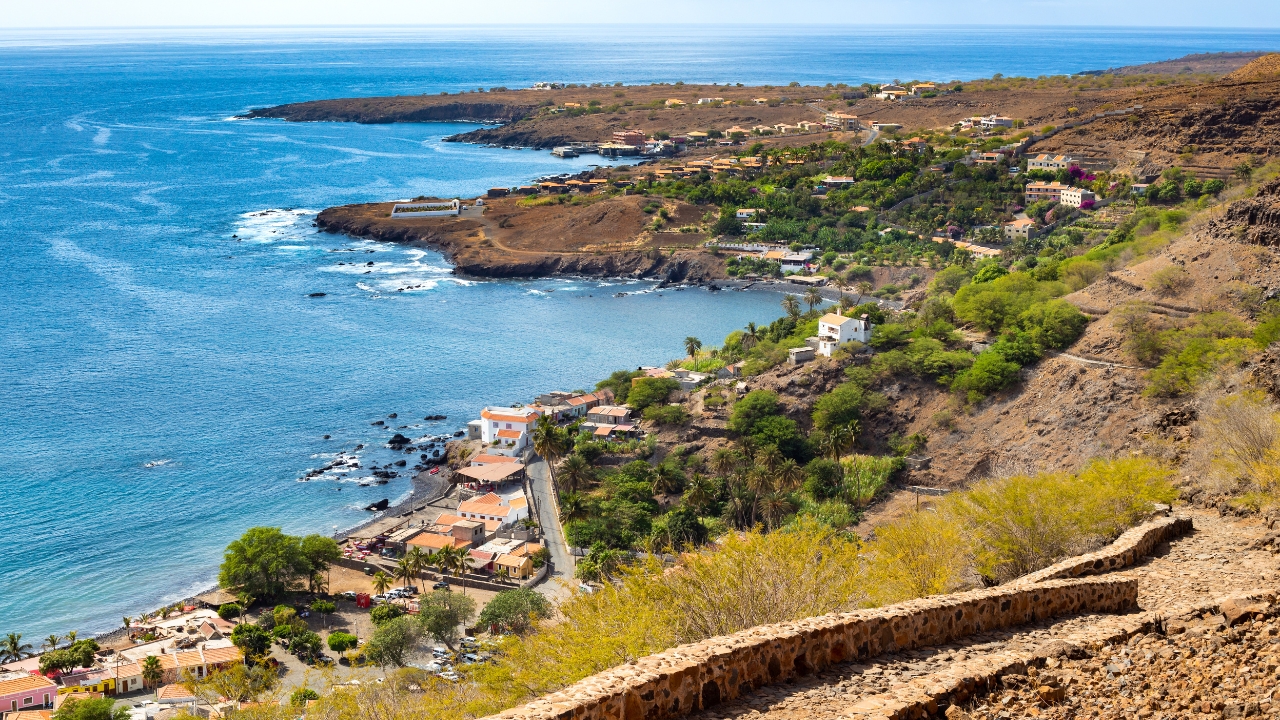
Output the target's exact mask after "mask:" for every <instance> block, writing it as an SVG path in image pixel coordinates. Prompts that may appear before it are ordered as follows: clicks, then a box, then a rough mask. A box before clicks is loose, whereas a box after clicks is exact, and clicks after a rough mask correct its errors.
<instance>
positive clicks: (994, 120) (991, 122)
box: [954, 115, 1013, 130]
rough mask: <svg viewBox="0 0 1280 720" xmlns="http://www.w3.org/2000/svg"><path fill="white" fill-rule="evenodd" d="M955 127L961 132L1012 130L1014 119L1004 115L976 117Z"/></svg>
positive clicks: (959, 122)
mask: <svg viewBox="0 0 1280 720" xmlns="http://www.w3.org/2000/svg"><path fill="white" fill-rule="evenodd" d="M954 127H956V128H958V129H960V130H970V129H972V128H979V129H982V130H995V129H996V128H1011V127H1013V118H1011V117H1006V116H1004V115H982V116H978V115H975V116H973V117H967V118H965V119H963V120H960V121H958V122H956V124H955V126H954Z"/></svg>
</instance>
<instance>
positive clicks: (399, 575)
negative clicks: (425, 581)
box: [393, 557, 413, 587]
mask: <svg viewBox="0 0 1280 720" xmlns="http://www.w3.org/2000/svg"><path fill="white" fill-rule="evenodd" d="M393 574H394V575H395V578H396V579H397V580H399V581H400V582H401V587H409V581H410V580H412V579H413V563H411V562H409V558H407V557H402V558H400V559H399V560H398V561H396V567H395V570H394V571H393Z"/></svg>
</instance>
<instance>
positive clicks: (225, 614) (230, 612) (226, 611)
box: [218, 603, 244, 621]
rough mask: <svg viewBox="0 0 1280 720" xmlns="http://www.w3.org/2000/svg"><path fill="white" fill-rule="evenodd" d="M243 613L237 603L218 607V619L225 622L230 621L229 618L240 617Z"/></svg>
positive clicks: (242, 609)
mask: <svg viewBox="0 0 1280 720" xmlns="http://www.w3.org/2000/svg"><path fill="white" fill-rule="evenodd" d="M243 612H244V608H242V607H240V605H238V604H237V603H223V604H222V605H220V606H218V617H220V618H222V619H223V620H227V621H230V620H231V618H234V617H240V615H241V613H243Z"/></svg>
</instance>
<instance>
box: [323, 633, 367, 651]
mask: <svg viewBox="0 0 1280 720" xmlns="http://www.w3.org/2000/svg"><path fill="white" fill-rule="evenodd" d="M359 642H360V640H359V638H357V637H356V636H355V635H352V634H351V633H345V632H341V631H335V632H331V633H329V640H328V644H329V649H330V650H332V651H334V652H337V653H340V652H346V651H347V650H350V649H351V648H353V647H355V646H356V645H357V644H359Z"/></svg>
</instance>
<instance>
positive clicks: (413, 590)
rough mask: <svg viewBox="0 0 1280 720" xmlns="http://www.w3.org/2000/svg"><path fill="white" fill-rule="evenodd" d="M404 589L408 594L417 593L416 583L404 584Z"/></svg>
mask: <svg viewBox="0 0 1280 720" xmlns="http://www.w3.org/2000/svg"><path fill="white" fill-rule="evenodd" d="M404 591H405V592H406V593H408V594H410V595H417V594H418V586H417V585H406V586H405V587H404Z"/></svg>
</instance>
